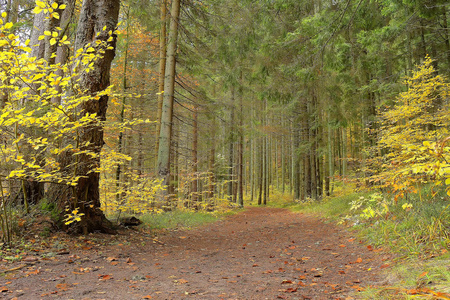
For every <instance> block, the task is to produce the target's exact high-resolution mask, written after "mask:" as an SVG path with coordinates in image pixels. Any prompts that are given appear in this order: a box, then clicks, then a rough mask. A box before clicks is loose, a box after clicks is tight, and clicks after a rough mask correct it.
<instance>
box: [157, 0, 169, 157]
mask: <svg viewBox="0 0 450 300" xmlns="http://www.w3.org/2000/svg"><path fill="white" fill-rule="evenodd" d="M166 2H167V0H161V32H160V35H159V86H158V111H157V115H156V132H155V135H156V143H155V152H156V155H155V156H156V157H157V156H158V151H159V135H160V131H161V116H162V106H163V100H164V80H165V76H166V54H167V53H166V52H167V49H166V42H167V41H166V35H167V32H166V27H167V24H166V15H167V3H166Z"/></svg>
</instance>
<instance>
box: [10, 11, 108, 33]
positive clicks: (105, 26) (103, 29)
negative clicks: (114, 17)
mask: <svg viewBox="0 0 450 300" xmlns="http://www.w3.org/2000/svg"><path fill="white" fill-rule="evenodd" d="M6 16H7V14H6V11H4V12H2V18H6ZM105 27H106V26H105ZM103 30H105V29H103Z"/></svg>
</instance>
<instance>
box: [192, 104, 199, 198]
mask: <svg viewBox="0 0 450 300" xmlns="http://www.w3.org/2000/svg"><path fill="white" fill-rule="evenodd" d="M197 148H198V112H197V107H194V113H193V120H192V176H193V180H192V183H191V184H192V185H191V199H192V201H194V202H195V201H198V149H197ZM193 205H194V206H195V207H196V206H197V204H196V203H194V204H193Z"/></svg>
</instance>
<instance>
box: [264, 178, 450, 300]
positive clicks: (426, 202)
mask: <svg viewBox="0 0 450 300" xmlns="http://www.w3.org/2000/svg"><path fill="white" fill-rule="evenodd" d="M272 199H279V201H276V202H275V203H270V206H273V207H285V208H289V209H290V210H292V211H300V212H304V213H311V214H315V215H318V216H321V217H326V218H327V219H329V220H332V221H335V222H337V223H340V224H343V225H345V226H347V227H349V228H350V230H356V232H357V233H358V235H359V236H360V238H361V239H362V240H365V241H366V242H367V244H370V245H372V246H375V247H379V248H384V249H386V250H387V251H389V252H392V253H394V254H395V256H396V259H395V260H394V262H393V263H392V265H393V267H391V268H389V269H388V270H387V271H386V272H387V274H386V278H387V283H388V284H389V285H390V286H389V288H385V287H384V288H375V289H370V290H367V291H366V292H365V293H363V294H362V296H363V297H364V298H365V299H413V298H414V299H450V252H449V250H450V205H449V204H450V201H449V199H448V196H446V195H445V192H437V191H436V189H433V190H432V187H428V188H424V189H422V190H421V191H420V192H419V193H418V194H409V195H408V196H407V197H405V198H402V199H398V201H394V200H393V196H392V195H389V194H387V195H386V194H384V195H383V194H381V193H379V192H375V191H371V192H367V191H365V192H357V191H356V189H355V188H354V187H352V186H351V185H350V184H346V185H345V186H343V185H340V186H338V187H337V188H336V191H335V195H334V196H333V197H327V198H325V199H324V200H322V201H320V202H313V201H309V202H303V203H302V202H301V203H296V202H293V201H292V198H291V197H290V196H282V195H280V196H278V195H277V196H276V197H273V198H272ZM440 293H441V294H440Z"/></svg>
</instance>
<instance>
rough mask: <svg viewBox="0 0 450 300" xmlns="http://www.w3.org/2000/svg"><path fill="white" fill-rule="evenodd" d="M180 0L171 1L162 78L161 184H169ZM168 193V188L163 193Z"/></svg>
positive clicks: (159, 156)
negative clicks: (165, 59) (163, 75)
mask: <svg viewBox="0 0 450 300" xmlns="http://www.w3.org/2000/svg"><path fill="white" fill-rule="evenodd" d="M179 16H180V0H173V1H172V10H171V19H170V31H169V38H168V45H167V62H166V68H165V72H166V73H165V75H166V76H165V79H164V95H163V96H164V97H163V105H162V112H161V130H160V134H159V147H158V162H157V171H158V176H159V177H160V179H162V180H163V184H164V185H166V186H168V187H169V185H170V148H171V147H170V145H171V140H172V119H173V103H174V92H175V75H176V55H177V45H178V42H177V41H178V20H179ZM164 194H165V196H167V195H168V190H166V192H165V193H164Z"/></svg>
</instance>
